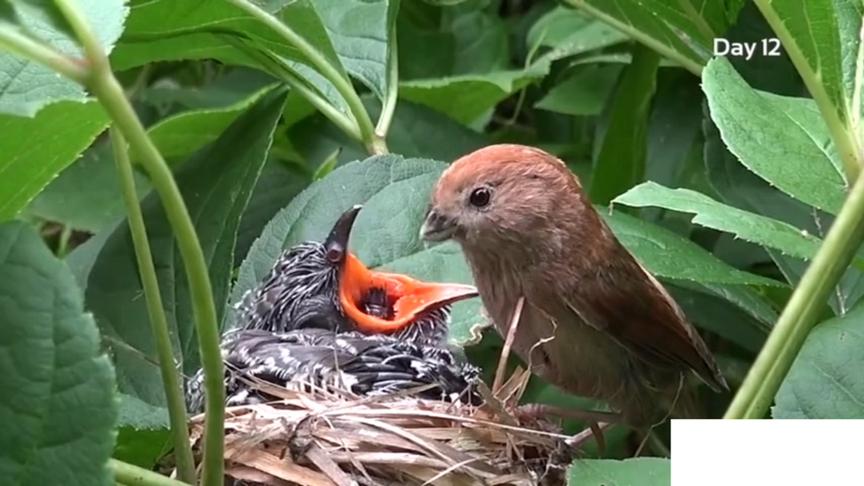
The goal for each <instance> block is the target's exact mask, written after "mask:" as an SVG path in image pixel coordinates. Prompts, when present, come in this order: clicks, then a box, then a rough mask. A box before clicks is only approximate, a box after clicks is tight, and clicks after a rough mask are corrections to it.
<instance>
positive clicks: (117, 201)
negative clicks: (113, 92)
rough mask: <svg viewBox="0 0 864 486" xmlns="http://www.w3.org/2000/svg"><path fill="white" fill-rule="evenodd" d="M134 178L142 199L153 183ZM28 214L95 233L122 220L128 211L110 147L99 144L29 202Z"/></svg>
mask: <svg viewBox="0 0 864 486" xmlns="http://www.w3.org/2000/svg"><path fill="white" fill-rule="evenodd" d="M46 111H47V110H46ZM39 116H42V114H41V113H40V114H39ZM134 177H135V184H136V186H137V188H138V195H139V197H143V196H144V195H146V194H147V192H149V191H150V183H149V182H148V180H147V178H146V177H145V176H143V175H141V174H139V173H137V172H136V173H134ZM25 214H27V215H29V216H33V217H37V218H40V219H43V220H46V221H56V222H58V223H62V224H64V225H66V226H69V227H72V228H75V229H79V230H85V231H89V232H92V233H98V232H99V231H101V230H102V229H104V228H107V227H109V226H111V225H112V224H114V223H116V222H117V221H118V220H120V219H121V218H123V216H124V215H125V214H126V207H125V206H124V205H123V195H122V194H121V192H120V182H119V181H118V180H117V168H116V167H115V166H114V156H113V154H112V152H111V144H110V143H108V142H97V143H95V144H94V145H93V146H91V147H90V148H89V149H88V150H87V151H86V152H84V155H83V156H82V157H81V158H80V159H78V160H77V161H75V162H73V163H72V165H70V166H69V167H67V168H66V169H65V170H63V172H61V173H60V175H59V176H57V178H56V179H54V180H53V181H51V183H50V184H48V186H46V187H45V189H44V190H42V192H40V193H39V195H38V196H36V199H34V200H33V201H32V202H30V205H29V206H27V208H26V209H25Z"/></svg>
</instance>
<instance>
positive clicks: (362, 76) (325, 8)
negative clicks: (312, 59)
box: [313, 0, 399, 99]
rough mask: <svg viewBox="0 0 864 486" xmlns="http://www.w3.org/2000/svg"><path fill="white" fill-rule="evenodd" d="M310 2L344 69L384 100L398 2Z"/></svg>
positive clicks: (382, 0) (380, 0)
mask: <svg viewBox="0 0 864 486" xmlns="http://www.w3.org/2000/svg"><path fill="white" fill-rule="evenodd" d="M313 1H314V4H315V9H316V10H317V11H318V13H319V15H320V16H321V21H322V22H323V23H324V25H325V27H326V28H327V32H328V34H329V35H330V40H331V41H332V42H333V47H334V49H335V50H336V53H337V54H338V55H339V59H340V60H341V61H342V64H343V65H344V66H345V70H346V71H348V72H349V73H350V74H351V75H352V76H353V77H354V78H356V79H357V80H359V81H360V82H362V83H363V84H364V85H366V87H368V88H369V89H370V90H372V92H373V93H375V95H376V96H377V97H378V98H379V99H383V98H384V96H385V93H387V90H388V77H387V66H388V63H389V58H390V50H391V46H392V44H391V42H390V34H391V33H392V32H393V24H394V23H395V21H396V15H395V14H396V11H397V10H398V8H399V0H313Z"/></svg>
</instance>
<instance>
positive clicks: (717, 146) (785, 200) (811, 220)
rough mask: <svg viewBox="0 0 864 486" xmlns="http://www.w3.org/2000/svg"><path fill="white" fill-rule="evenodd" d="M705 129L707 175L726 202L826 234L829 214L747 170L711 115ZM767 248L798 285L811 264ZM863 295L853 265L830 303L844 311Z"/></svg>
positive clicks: (863, 277)
mask: <svg viewBox="0 0 864 486" xmlns="http://www.w3.org/2000/svg"><path fill="white" fill-rule="evenodd" d="M703 131H704V134H705V165H706V166H707V169H708V178H709V180H710V182H711V185H712V186H713V187H714V189H715V191H716V192H717V193H718V194H719V195H720V196H721V197H722V198H723V200H724V201H726V202H727V203H729V204H732V205H735V206H736V207H739V208H742V209H746V210H750V211H753V212H758V213H759V214H762V215H764V216H766V217H769V218H773V219H775V220H780V221H784V222H787V223H789V224H791V225H792V226H794V227H796V228H800V229H802V230H803V231H807V232H808V233H809V234H812V235H817V236H820V237H824V233H825V231H826V230H827V229H828V228H829V227H830V225H831V222H832V218H831V216H830V215H828V214H825V213H823V212H821V211H819V210H816V209H814V208H812V207H810V206H807V205H805V204H804V203H802V202H800V201H798V200H796V199H793V198H791V197H789V196H787V195H786V194H784V193H782V192H780V191H779V190H777V189H776V188H774V187H771V186H769V185H768V183H767V182H765V181H764V180H763V179H761V178H759V177H757V176H756V175H755V174H753V173H752V172H750V171H749V170H747V169H746V168H745V167H744V166H743V165H741V164H740V163H739V162H738V160H736V158H735V156H734V155H732V154H731V153H729V151H728V150H726V147H725V146H724V145H723V142H722V141H721V140H720V134H719V132H718V130H717V128H716V127H715V126H714V124H713V123H711V120H710V119H708V118H706V119H705V123H704V124H703ZM766 250H767V252H768V254H769V255H770V257H771V259H772V260H774V263H776V264H777V267H778V268H779V269H780V271H781V272H782V273H783V275H784V276H785V277H786V280H787V281H788V282H789V283H790V284H791V285H797V284H798V281H799V280H800V279H801V276H802V275H803V274H804V271H805V270H806V268H807V265H808V263H807V262H804V261H802V260H800V259H798V258H793V257H787V256H784V255H782V254H781V253H780V252H779V251H776V250H772V249H770V248H766ZM862 296H864V273H862V272H861V271H859V270H858V269H857V268H850V269H848V270H847V271H846V273H845V274H844V275H843V278H841V279H840V282H839V283H838V285H837V286H836V287H835V289H834V291H833V292H832V293H831V298H830V300H829V304H830V305H831V308H832V309H833V310H834V312H835V313H837V314H842V313H845V312H846V311H847V310H848V309H849V308H851V307H852V306H853V305H854V304H855V302H857V301H858V300H859V299H860V298H861V297H862Z"/></svg>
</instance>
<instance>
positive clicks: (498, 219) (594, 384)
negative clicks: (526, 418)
mask: <svg viewBox="0 0 864 486" xmlns="http://www.w3.org/2000/svg"><path fill="white" fill-rule="evenodd" d="M421 234H422V237H423V238H425V239H427V240H431V241H440V240H445V239H449V238H452V239H454V240H455V241H457V242H458V243H459V244H460V245H461V246H462V249H463V251H464V253H465V257H466V258H467V260H468V263H469V264H470V266H471V269H472V271H473V274H474V279H475V283H476V285H477V288H478V290H479V291H480V297H481V299H482V301H483V304H484V306H485V307H486V309H487V311H488V313H489V315H490V317H491V318H492V320H493V321H494V324H495V326H496V328H497V329H498V331H499V332H500V333H501V334H502V335H506V333H507V328H508V327H509V324H510V320H511V316H512V314H513V312H514V308H515V306H516V303H517V301H518V300H519V298H520V297H522V296H524V298H525V304H524V309H523V311H522V314H521V319H520V321H519V324H518V330H517V334H516V337H515V341H514V344H513V349H514V350H515V351H516V353H518V354H519V356H520V357H521V358H522V359H523V360H524V361H525V362H526V363H528V364H529V365H530V366H531V369H532V370H533V371H534V372H535V373H537V374H538V375H540V376H541V377H543V378H544V379H546V380H547V381H549V382H551V383H554V384H556V385H558V386H560V387H562V388H564V389H566V390H568V391H570V392H572V393H575V394H578V395H582V396H587V397H594V398H599V399H604V400H606V401H608V402H609V403H610V404H611V405H612V406H613V408H615V409H617V410H618V411H619V412H621V413H622V416H623V420H624V421H625V422H627V423H629V424H631V425H634V426H645V425H650V424H652V423H654V422H655V421H657V420H658V419H660V418H662V416H663V414H664V413H666V412H668V411H669V410H668V409H669V407H670V406H671V405H672V404H673V402H674V401H675V400H676V397H677V396H678V394H679V392H680V391H681V387H682V386H683V379H684V376H685V375H686V374H687V373H688V372H690V371H692V372H694V373H695V374H696V375H697V376H699V377H700V378H701V379H702V380H703V381H704V382H705V383H706V384H708V386H710V387H711V388H712V389H714V390H715V391H720V390H725V389H727V385H726V381H725V380H724V378H723V376H722V375H721V374H720V372H719V370H718V369H717V365H716V363H715V361H714V359H713V358H712V356H711V354H710V353H709V351H708V349H707V347H706V346H705V343H704V342H703V341H702V339H701V338H700V337H699V335H698V334H697V333H696V331H695V329H694V328H693V327H692V326H691V325H690V324H689V323H688V322H687V320H686V319H685V317H684V315H683V313H682V311H681V309H680V308H679V307H678V305H677V304H676V303H675V302H674V301H673V300H672V298H671V297H670V296H669V294H668V293H667V292H666V290H665V289H664V288H663V286H662V285H661V284H660V283H659V282H658V281H657V280H656V279H655V278H654V277H653V276H651V275H650V274H649V273H648V272H647V271H646V270H645V269H644V268H643V267H642V266H641V265H640V264H639V263H638V262H637V261H636V259H635V258H634V257H633V256H632V255H631V254H630V253H629V252H628V251H627V250H626V249H625V248H624V247H623V246H622V245H621V243H619V242H618V240H617V239H616V238H615V236H614V235H613V233H612V231H611V230H610V229H609V227H608V226H607V225H606V224H605V223H604V222H603V220H602V219H601V218H600V216H599V215H598V214H597V212H596V211H595V210H594V209H593V207H592V206H591V204H590V202H589V201H588V199H587V197H586V196H585V193H584V192H583V190H582V187H581V185H580V183H579V180H578V179H577V177H576V176H575V175H574V174H573V173H572V172H570V170H569V169H568V168H567V167H566V166H565V165H564V163H563V162H562V161H561V160H559V159H557V158H556V157H554V156H552V155H550V154H548V153H546V152H543V151H542V150H539V149H536V148H531V147H525V146H520V145H493V146H490V147H486V148H483V149H480V150H478V151H476V152H474V153H471V154H469V155H466V156H464V157H462V158H460V159H459V160H457V161H456V162H454V163H453V164H452V165H451V166H450V167H449V168H448V169H447V170H446V171H445V172H444V173H443V174H442V175H441V178H440V179H439V181H438V183H437V185H436V186H435V188H434V191H433V194H432V204H431V207H430V210H429V213H428V215H427V217H426V221H425V223H424V225H423V228H422V230H421ZM550 338H551V339H550Z"/></svg>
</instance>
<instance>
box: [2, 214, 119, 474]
mask: <svg viewBox="0 0 864 486" xmlns="http://www.w3.org/2000/svg"><path fill="white" fill-rule="evenodd" d="M0 275H3V278H2V279H0V321H2V325H0V342H2V343H3V346H2V347H0V386H2V388H3V389H4V390H8V391H9V393H4V394H3V395H2V397H0V428H2V430H3V434H2V435H0V474H2V476H3V478H4V483H5V484H13V485H18V484H20V485H28V484H81V485H85V484H86V485H91V484H92V485H109V484H113V483H114V482H113V479H112V477H111V474H110V473H109V472H108V469H107V467H106V463H107V461H108V458H109V457H111V450H112V449H113V446H114V424H115V422H116V419H117V404H116V403H115V397H114V370H113V369H112V368H111V364H110V363H109V361H108V358H107V357H106V356H104V355H102V354H101V351H100V349H99V336H98V333H97V331H96V326H95V325H94V323H93V318H92V316H91V315H90V314H87V313H85V312H84V307H83V303H82V298H81V291H80V290H79V289H78V286H77V285H76V283H75V279H74V277H73V276H72V275H71V273H70V272H69V270H68V269H67V268H66V266H65V265H63V263H62V262H60V261H59V260H57V259H56V258H55V257H54V256H53V255H52V254H51V252H50V251H49V250H48V248H47V247H46V246H45V244H44V243H43V242H42V241H41V239H40V238H39V236H38V235H37V234H36V232H35V231H33V230H32V229H31V228H29V227H27V225H25V224H24V223H21V222H12V223H6V224H2V225H0Z"/></svg>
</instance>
